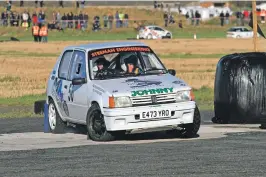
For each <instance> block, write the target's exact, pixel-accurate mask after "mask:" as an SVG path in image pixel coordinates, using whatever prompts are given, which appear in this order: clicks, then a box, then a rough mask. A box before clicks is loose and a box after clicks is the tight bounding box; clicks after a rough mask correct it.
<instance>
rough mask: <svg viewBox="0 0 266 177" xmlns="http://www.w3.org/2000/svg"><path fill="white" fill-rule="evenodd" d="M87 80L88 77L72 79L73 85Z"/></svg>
mask: <svg viewBox="0 0 266 177" xmlns="http://www.w3.org/2000/svg"><path fill="white" fill-rule="evenodd" d="M86 82H87V80H86V78H75V79H73V80H72V85H82V84H85V83H86Z"/></svg>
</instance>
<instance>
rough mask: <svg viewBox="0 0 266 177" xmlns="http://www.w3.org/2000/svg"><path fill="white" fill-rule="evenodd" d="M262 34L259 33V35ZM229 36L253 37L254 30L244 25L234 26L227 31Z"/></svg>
mask: <svg viewBox="0 0 266 177" xmlns="http://www.w3.org/2000/svg"><path fill="white" fill-rule="evenodd" d="M259 36H260V35H259V34H258V37H259ZM226 37H227V38H253V31H252V30H249V29H247V28H246V27H243V26H238V27H232V28H230V29H229V30H228V31H227V33H226Z"/></svg>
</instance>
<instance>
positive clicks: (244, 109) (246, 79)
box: [212, 52, 266, 123]
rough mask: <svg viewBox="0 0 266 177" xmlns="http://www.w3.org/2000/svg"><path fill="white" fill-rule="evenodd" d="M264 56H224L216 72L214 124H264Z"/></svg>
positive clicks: (265, 92)
mask: <svg viewBox="0 0 266 177" xmlns="http://www.w3.org/2000/svg"><path fill="white" fill-rule="evenodd" d="M265 97H266V53H261V52H254V53H239V54H231V55H226V56H224V57H222V58H221V59H220V61H219V62H218V64H217V68H216V75H215V83H214V110H215V117H214V118H213V119H212V121H213V122H214V123H262V122H266V98H265Z"/></svg>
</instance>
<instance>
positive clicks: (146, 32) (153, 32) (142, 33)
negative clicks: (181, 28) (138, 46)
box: [137, 25, 173, 39]
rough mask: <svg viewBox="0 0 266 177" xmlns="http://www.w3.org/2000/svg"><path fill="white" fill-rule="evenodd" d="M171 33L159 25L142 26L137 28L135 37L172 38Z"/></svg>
mask: <svg viewBox="0 0 266 177" xmlns="http://www.w3.org/2000/svg"><path fill="white" fill-rule="evenodd" d="M172 37H173V36H172V33H171V32H170V31H167V30H165V29H163V28H161V27H159V26H154V25H151V26H144V27H142V28H141V29H140V30H139V33H138V35H137V39H165V38H168V39H172Z"/></svg>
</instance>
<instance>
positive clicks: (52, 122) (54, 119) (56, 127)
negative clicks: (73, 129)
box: [48, 100, 67, 134]
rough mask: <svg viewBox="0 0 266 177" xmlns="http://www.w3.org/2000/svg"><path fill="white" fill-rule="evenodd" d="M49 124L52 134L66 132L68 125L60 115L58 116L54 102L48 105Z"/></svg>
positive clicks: (51, 101)
mask: <svg viewBox="0 0 266 177" xmlns="http://www.w3.org/2000/svg"><path fill="white" fill-rule="evenodd" d="M48 122H49V128H50V131H51V132H52V133H55V134H60V133H64V132H65V129H66V127H67V124H66V122H64V121H63V120H62V119H61V117H60V115H59V114H58V111H57V108H56V106H55V104H54V101H53V100H50V101H49V105H48Z"/></svg>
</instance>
